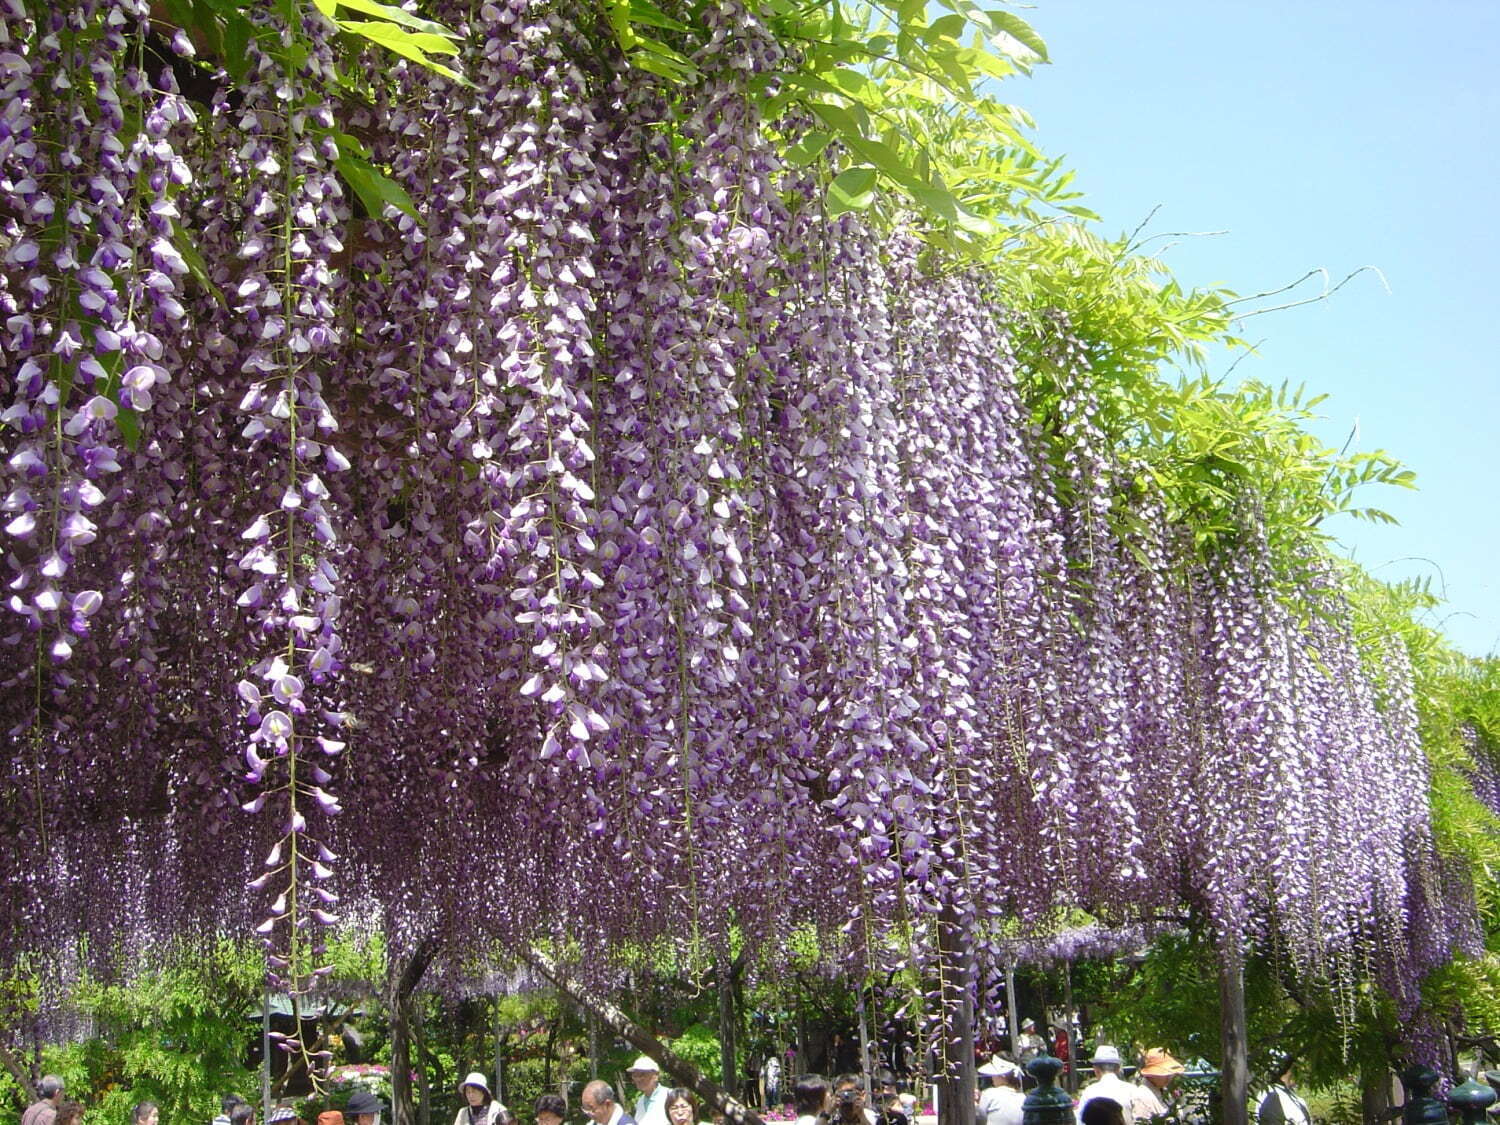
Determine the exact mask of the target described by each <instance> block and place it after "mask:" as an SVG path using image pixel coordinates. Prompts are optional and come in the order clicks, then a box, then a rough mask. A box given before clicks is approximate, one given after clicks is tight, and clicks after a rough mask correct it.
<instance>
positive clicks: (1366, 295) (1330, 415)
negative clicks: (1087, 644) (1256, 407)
mask: <svg viewBox="0 0 1500 1125" xmlns="http://www.w3.org/2000/svg"><path fill="white" fill-rule="evenodd" d="M1018 14H1021V15H1022V16H1023V17H1024V18H1026V19H1027V20H1028V21H1029V22H1030V23H1031V24H1032V26H1033V27H1035V28H1036V30H1037V31H1038V32H1039V33H1040V34H1041V36H1042V37H1043V38H1044V39H1045V40H1046V41H1047V45H1048V48H1049V50H1050V52H1051V56H1052V65H1051V66H1045V67H1039V68H1038V69H1037V71H1036V73H1035V74H1034V75H1033V76H1032V77H1030V78H1020V79H1016V80H1014V81H1012V82H1009V83H1006V85H1005V87H1004V88H1003V89H1002V91H1001V95H1002V96H1003V97H1005V98H1007V99H1008V100H1010V101H1013V102H1015V103H1017V104H1019V105H1021V106H1023V107H1024V108H1026V109H1027V110H1029V111H1030V112H1031V113H1032V114H1033V115H1034V116H1035V117H1036V120H1037V133H1036V137H1037V140H1038V142H1039V145H1040V147H1041V148H1042V149H1043V151H1045V152H1047V153H1048V154H1049V155H1059V154H1066V155H1067V157H1068V162H1069V164H1070V165H1071V166H1072V167H1073V168H1075V169H1076V170H1077V172H1078V181H1077V183H1078V186H1079V187H1081V188H1082V189H1083V191H1084V193H1085V196H1086V199H1085V202H1086V203H1087V204H1088V205H1089V206H1091V207H1092V208H1093V210H1095V211H1097V212H1098V213H1099V214H1100V215H1101V216H1102V218H1103V231H1104V233H1106V234H1109V235H1114V234H1118V233H1121V232H1126V231H1129V230H1131V229H1133V228H1134V227H1135V226H1136V225H1137V224H1138V223H1140V221H1141V220H1142V219H1144V218H1145V217H1146V216H1147V214H1148V213H1149V212H1150V211H1151V209H1152V208H1153V207H1156V206H1157V205H1158V204H1160V205H1161V210H1160V211H1159V212H1158V214H1157V217H1156V219H1155V220H1154V221H1153V222H1152V224H1151V226H1150V227H1149V228H1148V230H1147V233H1152V232H1168V231H1219V230H1222V231H1226V232H1227V233H1225V234H1221V235H1217V236H1215V237H1211V238H1195V239H1187V240H1185V241H1183V242H1181V243H1179V244H1178V245H1177V246H1176V247H1175V248H1173V249H1172V250H1171V251H1170V252H1169V253H1168V254H1167V260H1168V262H1169V263H1170V264H1171V266H1172V267H1173V271H1174V273H1176V275H1177V276H1178V278H1179V279H1181V280H1182V281H1183V282H1184V283H1185V284H1189V285H1213V284H1224V285H1228V286H1229V287H1231V288H1233V289H1235V290H1236V291H1238V292H1239V293H1242V294H1249V293H1254V292H1258V291H1262V290H1269V289H1275V288H1277V287H1279V286H1281V285H1285V284H1288V283H1290V282H1292V281H1294V280H1295V279H1296V278H1298V277H1299V276H1301V275H1302V274H1303V273H1304V272H1306V271H1307V270H1310V269H1314V268H1316V267H1320V266H1321V267H1324V268H1326V269H1327V270H1328V272H1329V273H1330V274H1331V275H1332V277H1333V280H1334V281H1337V280H1338V279H1340V278H1342V277H1343V276H1344V275H1345V274H1347V273H1349V272H1350V271H1352V270H1354V269H1357V268H1358V267H1360V266H1364V265H1373V266H1377V267H1379V269H1380V270H1381V272H1382V273H1383V274H1384V276H1385V278H1386V279H1387V280H1388V282H1389V285H1390V291H1389V292H1387V291H1386V289H1385V288H1384V287H1383V285H1382V284H1381V282H1380V280H1379V279H1377V278H1376V277H1374V276H1373V275H1365V276H1361V277H1359V278H1356V279H1355V280H1353V281H1352V282H1350V283H1349V284H1348V285H1347V286H1346V287H1345V288H1344V289H1343V290H1342V291H1340V292H1339V293H1338V294H1337V295H1335V296H1334V297H1333V298H1332V299H1331V301H1328V302H1324V303H1320V304H1317V305H1313V306H1309V307H1306V308H1298V309H1293V310H1290V311H1286V312H1278V313H1272V314H1269V315H1266V316H1260V317H1255V318H1252V319H1250V320H1248V321H1247V322H1246V323H1245V325H1244V331H1243V335H1245V336H1246V337H1247V338H1248V339H1250V340H1252V341H1257V342H1258V341H1263V343H1261V344H1260V348H1259V352H1260V354H1259V355H1258V356H1250V357H1247V358H1246V359H1244V360H1243V361H1242V362H1241V363H1240V365H1239V366H1238V368H1236V369H1235V373H1234V377H1235V378H1239V377H1241V376H1245V377H1250V378H1256V379H1260V380H1262V381H1266V382H1271V383H1280V382H1282V381H1283V380H1288V381H1290V382H1291V383H1292V384H1293V385H1296V384H1299V383H1305V384H1306V385H1307V386H1308V388H1309V389H1310V390H1312V391H1316V392H1326V393H1328V394H1329V395H1330V398H1329V399H1328V400H1327V401H1325V402H1324V403H1323V404H1322V405H1321V406H1320V407H1319V411H1320V412H1321V413H1322V414H1323V415H1324V416H1325V417H1324V421H1322V422H1321V423H1320V424H1319V426H1318V430H1317V432H1318V433H1319V435H1320V436H1322V437H1323V438H1324V439H1325V440H1326V441H1328V442H1329V443H1330V444H1333V445H1342V444H1343V442H1344V440H1345V438H1347V437H1348V435H1349V433H1350V431H1351V430H1352V429H1353V427H1354V426H1355V425H1356V422H1357V424H1358V427H1359V438H1358V447H1359V448H1361V449H1366V450H1370V449H1377V448H1379V449H1385V450H1387V451H1389V452H1390V453H1392V454H1394V455H1396V456H1397V457H1399V458H1400V459H1402V460H1403V461H1405V462H1406V463H1407V464H1408V465H1409V466H1410V467H1411V468H1413V469H1415V470H1416V472H1417V474H1418V483H1419V484H1420V486H1421V487H1420V490H1419V491H1417V492H1406V491H1404V490H1400V489H1393V488H1381V489H1376V490H1370V491H1367V492H1366V493H1365V496H1364V502H1366V503H1369V504H1373V505H1374V506H1376V507H1381V508H1384V509H1386V510H1387V511H1389V512H1391V513H1392V514H1393V515H1395V516H1396V517H1397V518H1398V519H1399V520H1400V521H1401V525H1400V526H1399V527H1383V526H1372V525H1369V524H1365V523H1360V522H1356V521H1353V520H1345V521H1344V522H1342V523H1340V524H1339V525H1337V526H1335V527H1333V528H1331V530H1333V531H1334V532H1335V533H1336V534H1337V535H1338V536H1339V538H1340V540H1341V541H1342V542H1343V543H1345V544H1346V546H1347V548H1348V550H1349V551H1351V552H1352V553H1353V555H1354V557H1356V558H1357V559H1359V560H1360V561H1361V562H1362V563H1364V564H1365V565H1366V566H1367V567H1368V568H1370V569H1371V570H1373V571H1374V572H1375V573H1376V574H1377V575H1379V576H1381V577H1386V578H1395V577H1404V576H1408V575H1427V576H1430V577H1431V579H1432V585H1433V589H1434V590H1435V591H1438V592H1442V593H1445V594H1446V596H1447V604H1446V605H1445V606H1444V607H1443V608H1442V609H1441V610H1439V611H1438V612H1437V613H1436V614H1435V615H1434V617H1433V623H1434V624H1438V625H1440V627H1441V628H1442V629H1443V631H1444V632H1445V633H1446V634H1447V635H1448V637H1449V638H1450V639H1451V640H1452V641H1453V642H1454V643H1455V644H1456V645H1457V646H1458V647H1459V648H1461V649H1463V650H1464V651H1467V652H1470V653H1473V654H1475V655H1484V654H1488V653H1492V652H1497V651H1500V581H1497V578H1496V574H1497V571H1500V505H1497V503H1496V499H1495V497H1496V492H1497V485H1500V473H1497V471H1496V463H1495V457H1496V453H1497V444H1500V443H1497V440H1496V439H1497V436H1500V234H1497V230H1500V208H1497V204H1500V2H1497V0H1435V2H1434V0H1429V2H1428V3H1422V4H1414V3H1411V2H1409V0H1408V2H1406V3H1400V4H1397V3H1391V2H1389V0H1358V2H1356V0H1303V2H1301V3H1296V2H1292V0H1261V2H1256V3H1250V2H1248V0H1241V2H1237V3H1236V2H1213V0H1207V2H1205V0H1193V2H1181V0H1154V2H1152V3H1131V4H1122V3H1118V2H1116V0H1038V3H1037V5H1036V6H1035V7H1030V8H1025V9H1020V10H1019V13H1018ZM1157 245H1160V244H1157ZM1319 284H1320V283H1316V282H1314V283H1308V284H1306V285H1304V287H1303V288H1302V289H1300V290H1298V291H1297V293H1296V294H1293V295H1292V298H1294V297H1295V296H1296V295H1305V296H1311V295H1313V294H1314V293H1316V292H1317V291H1318V285H1319ZM1286 299H1289V298H1287V297H1283V298H1280V300H1286ZM1266 303H1268V304H1269V303H1277V302H1275V301H1270V302H1266ZM1228 363H1229V360H1227V359H1226V360H1225V361H1224V363H1223V364H1222V366H1223V367H1226V368H1227V366H1228Z"/></svg>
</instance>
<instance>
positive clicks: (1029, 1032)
mask: <svg viewBox="0 0 1500 1125" xmlns="http://www.w3.org/2000/svg"><path fill="white" fill-rule="evenodd" d="M1046 1053H1047V1041H1046V1040H1045V1039H1043V1038H1042V1037H1041V1036H1040V1035H1038V1034H1037V1033H1036V1020H1034V1019H1030V1018H1029V1017H1028V1018H1027V1019H1024V1020H1022V1021H1021V1035H1020V1037H1019V1038H1018V1039H1017V1040H1016V1058H1018V1059H1020V1060H1021V1065H1022V1066H1025V1065H1026V1064H1027V1063H1029V1062H1030V1061H1031V1060H1032V1059H1034V1058H1036V1057H1037V1056H1038V1055H1045V1054H1046Z"/></svg>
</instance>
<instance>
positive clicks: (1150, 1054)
mask: <svg viewBox="0 0 1500 1125" xmlns="http://www.w3.org/2000/svg"><path fill="white" fill-rule="evenodd" d="M1186 1069H1187V1067H1185V1066H1183V1065H1182V1064H1181V1063H1180V1062H1178V1061H1177V1060H1176V1059H1174V1058H1173V1057H1172V1056H1171V1055H1169V1054H1167V1051H1166V1048H1164V1047H1152V1048H1151V1050H1149V1051H1147V1052H1146V1060H1145V1062H1143V1063H1141V1073H1142V1074H1145V1075H1149V1076H1151V1077H1155V1078H1166V1077H1169V1076H1170V1075H1173V1074H1181V1073H1182V1072H1183V1071H1184V1070H1186Z"/></svg>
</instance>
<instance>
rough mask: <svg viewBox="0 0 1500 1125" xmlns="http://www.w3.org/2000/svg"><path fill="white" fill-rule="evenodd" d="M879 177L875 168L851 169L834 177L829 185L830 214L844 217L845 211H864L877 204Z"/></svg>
mask: <svg viewBox="0 0 1500 1125" xmlns="http://www.w3.org/2000/svg"><path fill="white" fill-rule="evenodd" d="M878 178H879V177H878V175H877V173H876V171H875V169H874V168H849V169H846V170H845V171H843V172H840V173H839V174H838V175H837V176H836V177H834V180H833V183H831V184H829V185H828V200H827V206H828V214H829V215H830V216H835V215H842V214H843V213H844V212H845V211H863V210H865V209H866V208H868V207H869V206H870V204H872V203H874V202H875V182H876V180H877V179H878Z"/></svg>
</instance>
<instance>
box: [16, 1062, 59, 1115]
mask: <svg viewBox="0 0 1500 1125" xmlns="http://www.w3.org/2000/svg"><path fill="white" fill-rule="evenodd" d="M36 1093H37V1100H36V1101H34V1102H32V1103H31V1104H30V1105H29V1106H27V1107H26V1112H25V1113H23V1114H21V1125H53V1123H54V1122H55V1121H56V1120H57V1107H58V1106H60V1105H62V1096H63V1080H62V1079H61V1078H59V1077H58V1076H57V1075H55V1074H44V1075H42V1080H41V1081H40V1082H38V1083H37V1084H36Z"/></svg>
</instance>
